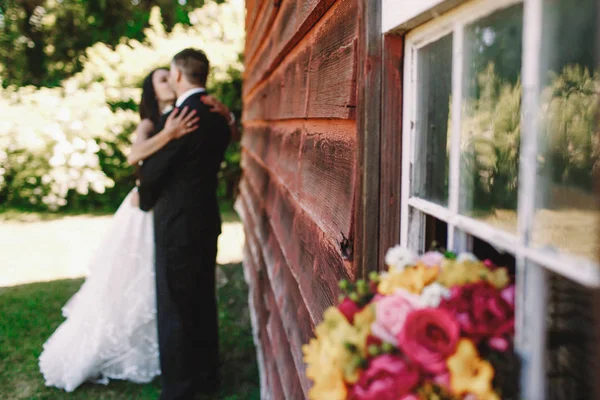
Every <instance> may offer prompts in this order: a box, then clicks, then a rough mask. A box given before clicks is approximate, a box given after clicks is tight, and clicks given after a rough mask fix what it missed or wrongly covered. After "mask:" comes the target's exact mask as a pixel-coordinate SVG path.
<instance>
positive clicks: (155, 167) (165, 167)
mask: <svg viewBox="0 0 600 400" xmlns="http://www.w3.org/2000/svg"><path fill="white" fill-rule="evenodd" d="M195 133H196V132H191V133H190V135H193V134H195ZM188 137H189V135H186V136H184V137H182V138H180V139H177V140H173V141H171V142H169V143H168V144H167V145H166V146H165V147H163V148H162V149H160V150H159V151H157V152H156V153H154V154H153V155H152V156H150V157H148V158H147V159H146V160H145V161H144V162H143V164H142V166H141V168H140V170H139V178H140V185H139V189H138V190H139V194H140V208H141V209H142V210H143V211H150V210H151V209H152V208H153V207H154V205H155V204H156V202H157V201H158V198H159V197H160V194H161V192H162V190H163V189H164V187H165V186H166V184H167V182H168V179H169V175H170V172H171V171H172V170H173V168H174V167H175V166H176V164H177V160H178V156H181V152H182V150H183V149H184V148H185V144H186V142H187V140H186V139H187V138H188ZM179 159H180V157H179Z"/></svg>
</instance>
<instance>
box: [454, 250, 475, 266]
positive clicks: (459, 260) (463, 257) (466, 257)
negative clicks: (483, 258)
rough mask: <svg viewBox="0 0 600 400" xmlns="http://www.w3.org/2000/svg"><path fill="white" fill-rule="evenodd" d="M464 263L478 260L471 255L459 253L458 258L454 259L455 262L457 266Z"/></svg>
mask: <svg viewBox="0 0 600 400" xmlns="http://www.w3.org/2000/svg"><path fill="white" fill-rule="evenodd" d="M465 261H478V259H477V257H475V255H474V254H473V253H460V254H459V255H458V257H456V262H457V263H459V264H460V263H463V262H465Z"/></svg>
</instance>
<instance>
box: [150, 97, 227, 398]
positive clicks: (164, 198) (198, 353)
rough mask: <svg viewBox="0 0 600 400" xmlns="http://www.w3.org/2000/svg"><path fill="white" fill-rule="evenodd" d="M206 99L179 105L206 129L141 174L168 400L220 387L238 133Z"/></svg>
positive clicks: (171, 147) (174, 144)
mask: <svg viewBox="0 0 600 400" xmlns="http://www.w3.org/2000/svg"><path fill="white" fill-rule="evenodd" d="M200 96H201V95H198V94H194V95H192V96H190V97H188V98H187V99H186V100H185V101H184V103H183V104H182V105H181V107H180V109H183V107H185V106H188V107H189V108H190V109H194V110H196V112H197V115H198V116H199V117H200V123H199V128H198V129H197V130H196V131H194V132H191V133H189V134H188V135H186V136H184V137H182V138H181V139H178V140H174V141H171V142H170V143H169V144H167V145H166V146H165V147H164V148H162V149H161V150H160V151H158V152H157V153H155V154H154V155H153V156H151V157H149V158H148V159H147V160H146V161H144V163H143V165H142V166H141V168H140V171H139V173H140V187H139V193H140V208H141V209H142V210H144V211H148V210H150V209H153V210H154V235H155V242H156V288H157V291H156V292H157V293H156V295H157V314H158V316H157V319H158V336H159V347H160V365H161V370H162V382H163V392H162V395H161V400H176V399H177V400H179V399H182V400H183V399H191V398H193V396H194V394H195V393H197V392H202V391H209V390H211V389H214V388H216V386H217V385H218V380H219V375H218V374H219V368H218V364H219V340H218V317H217V305H216V293H215V290H216V289H215V265H216V255H217V238H218V236H219V234H220V233H221V217H220V213H219V206H218V202H217V194H216V190H217V174H218V172H219V168H220V166H221V162H222V161H223V157H224V153H225V149H226V148H227V145H228V144H229V141H230V139H231V132H230V129H229V126H228V125H227V122H226V120H225V118H223V117H222V116H221V115H219V114H216V113H212V112H210V111H209V109H208V107H207V106H206V105H205V104H204V103H202V102H201V101H200ZM166 118H167V115H165V116H163V118H162V119H161V122H160V124H159V126H158V127H157V130H156V131H157V132H158V131H160V130H161V129H162V128H163V127H164V123H165V121H166Z"/></svg>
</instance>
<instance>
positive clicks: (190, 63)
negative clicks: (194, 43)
mask: <svg viewBox="0 0 600 400" xmlns="http://www.w3.org/2000/svg"><path fill="white" fill-rule="evenodd" d="M173 62H174V63H175V65H176V66H177V68H179V70H180V71H181V73H182V74H183V76H185V79H186V80H187V81H188V82H189V83H191V84H194V85H199V86H206V80H207V78H208V71H209V68H210V63H209V62H208V57H206V54H205V53H204V52H203V51H202V50H197V49H191V48H188V49H185V50H182V51H180V52H179V53H177V54H175V57H173Z"/></svg>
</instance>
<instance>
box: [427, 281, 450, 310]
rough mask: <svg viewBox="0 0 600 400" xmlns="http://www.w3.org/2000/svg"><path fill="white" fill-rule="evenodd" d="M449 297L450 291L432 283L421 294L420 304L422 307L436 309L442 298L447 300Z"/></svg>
mask: <svg viewBox="0 0 600 400" xmlns="http://www.w3.org/2000/svg"><path fill="white" fill-rule="evenodd" d="M449 297H450V289H448V288H447V287H445V286H443V285H440V284H439V283H432V284H431V285H428V286H426V287H425V288H424V289H423V292H421V298H420V302H421V305H422V306H423V307H432V308H436V307H438V306H439V305H440V302H441V301H442V298H444V299H447V298H449Z"/></svg>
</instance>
